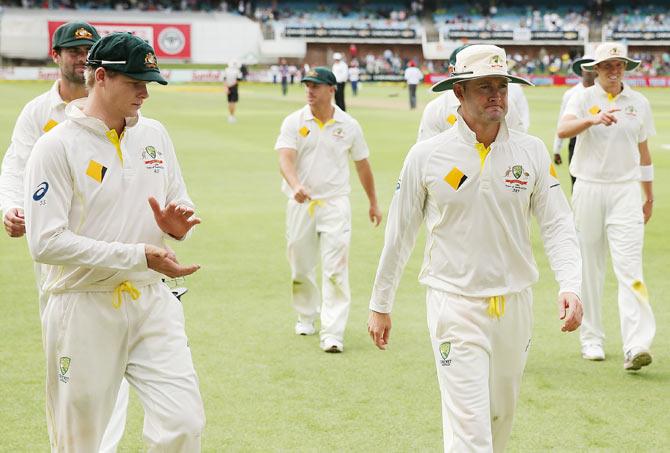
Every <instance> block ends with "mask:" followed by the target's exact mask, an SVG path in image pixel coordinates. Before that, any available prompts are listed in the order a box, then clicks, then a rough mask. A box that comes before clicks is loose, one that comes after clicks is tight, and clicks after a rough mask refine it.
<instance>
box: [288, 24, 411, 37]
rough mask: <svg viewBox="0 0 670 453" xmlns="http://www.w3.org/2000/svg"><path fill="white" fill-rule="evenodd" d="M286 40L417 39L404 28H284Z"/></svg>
mask: <svg viewBox="0 0 670 453" xmlns="http://www.w3.org/2000/svg"><path fill="white" fill-rule="evenodd" d="M284 36H286V37H287V38H349V39H417V35H416V30H414V29H413V28H405V29H402V30H396V29H392V28H343V27H295V26H293V27H286V28H285V29H284Z"/></svg>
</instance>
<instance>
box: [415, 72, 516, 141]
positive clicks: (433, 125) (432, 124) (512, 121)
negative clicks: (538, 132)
mask: <svg viewBox="0 0 670 453" xmlns="http://www.w3.org/2000/svg"><path fill="white" fill-rule="evenodd" d="M510 85H511V84H510ZM460 106H461V103H460V102H459V100H458V98H457V97H456V95H455V94H454V91H453V90H448V91H445V92H444V93H442V94H441V95H440V96H438V97H436V98H435V99H433V100H432V101H430V102H429V103H428V104H427V105H426V108H425V109H424V110H423V114H422V115H421V124H419V134H418V136H417V141H419V142H420V141H422V140H426V139H427V138H431V137H434V136H435V135H437V134H439V133H440V132H444V131H446V130H447V129H449V128H450V127H451V126H453V125H454V124H456V121H457V120H458V118H460V115H459V114H458V113H457V110H458V108H459V107H460ZM505 122H506V123H507V126H508V127H509V128H510V129H514V130H517V131H521V132H526V130H527V128H526V127H525V126H524V125H523V121H522V119H521V115H520V114H519V111H518V110H517V108H516V107H515V104H512V103H510V102H508V103H507V114H506V115H505Z"/></svg>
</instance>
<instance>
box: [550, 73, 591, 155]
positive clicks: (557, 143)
mask: <svg viewBox="0 0 670 453" xmlns="http://www.w3.org/2000/svg"><path fill="white" fill-rule="evenodd" d="M585 89H586V87H585V86H584V85H583V84H582V83H581V82H579V83H578V84H577V85H575V86H573V87H572V88H570V89H569V90H568V91H566V92H565V93H563V99H562V100H561V110H559V112H558V122H559V123H560V122H561V119H562V118H563V115H565V108H566V107H567V106H568V102H570V99H571V98H572V96H574V95H575V94H577V93H581V92H582V91H584V90H585ZM562 147H563V139H562V138H559V137H558V135H557V136H556V137H555V138H554V154H560V153H561V148H562Z"/></svg>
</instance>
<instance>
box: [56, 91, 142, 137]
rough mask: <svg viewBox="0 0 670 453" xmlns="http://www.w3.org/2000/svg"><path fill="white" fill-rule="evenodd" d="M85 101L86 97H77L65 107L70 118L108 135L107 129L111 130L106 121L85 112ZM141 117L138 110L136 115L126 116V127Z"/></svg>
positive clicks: (132, 124) (94, 130) (133, 124)
mask: <svg viewBox="0 0 670 453" xmlns="http://www.w3.org/2000/svg"><path fill="white" fill-rule="evenodd" d="M85 103H86V98H82V99H75V100H74V101H72V102H70V103H69V104H68V105H67V107H66V108H65V114H66V115H67V117H68V119H70V120H72V121H74V122H75V123H77V124H81V125H82V126H84V127H86V128H87V129H90V130H91V131H93V132H95V133H98V134H100V135H103V136H107V131H108V130H109V128H108V127H107V125H106V124H105V123H104V121H102V120H101V119H99V118H95V117H92V116H87V115H86V114H85V113H84V112H83V110H82V109H83V107H84V104H85ZM139 118H140V112H137V116H136V117H128V118H126V129H127V128H131V127H133V126H135V125H136V124H137V122H138V121H139Z"/></svg>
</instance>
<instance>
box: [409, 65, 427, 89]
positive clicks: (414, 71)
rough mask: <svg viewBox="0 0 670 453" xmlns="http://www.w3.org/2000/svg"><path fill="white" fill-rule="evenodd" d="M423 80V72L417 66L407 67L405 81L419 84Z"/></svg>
mask: <svg viewBox="0 0 670 453" xmlns="http://www.w3.org/2000/svg"><path fill="white" fill-rule="evenodd" d="M422 80H423V72H421V70H420V69H419V68H417V67H416V66H410V67H408V68H407V69H405V81H406V82H407V84H408V85H418V84H419V82H421V81H422Z"/></svg>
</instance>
